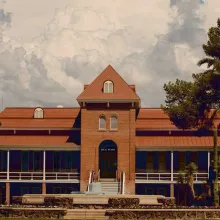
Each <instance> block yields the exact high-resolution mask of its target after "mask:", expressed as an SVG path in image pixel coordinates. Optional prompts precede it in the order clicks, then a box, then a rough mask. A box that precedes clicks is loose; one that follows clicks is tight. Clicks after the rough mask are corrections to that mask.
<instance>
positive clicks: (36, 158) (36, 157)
mask: <svg viewBox="0 0 220 220" xmlns="http://www.w3.org/2000/svg"><path fill="white" fill-rule="evenodd" d="M40 169H41V152H40V151H35V152H34V171H40Z"/></svg>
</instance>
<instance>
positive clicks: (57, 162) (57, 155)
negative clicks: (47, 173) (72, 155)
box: [53, 151, 60, 171]
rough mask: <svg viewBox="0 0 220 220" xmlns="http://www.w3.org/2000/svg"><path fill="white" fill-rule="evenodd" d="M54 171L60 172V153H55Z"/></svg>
mask: <svg viewBox="0 0 220 220" xmlns="http://www.w3.org/2000/svg"><path fill="white" fill-rule="evenodd" d="M53 169H54V171H60V152H56V151H55V152H54V154H53Z"/></svg>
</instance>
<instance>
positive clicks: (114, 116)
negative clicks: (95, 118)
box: [110, 115, 118, 130]
mask: <svg viewBox="0 0 220 220" xmlns="http://www.w3.org/2000/svg"><path fill="white" fill-rule="evenodd" d="M112 118H116V119H117V128H112ZM110 130H118V117H117V116H116V115H112V116H111V117H110Z"/></svg>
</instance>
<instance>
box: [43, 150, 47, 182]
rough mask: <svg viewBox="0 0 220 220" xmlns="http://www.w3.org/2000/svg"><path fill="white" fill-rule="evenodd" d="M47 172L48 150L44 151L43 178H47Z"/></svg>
mask: <svg viewBox="0 0 220 220" xmlns="http://www.w3.org/2000/svg"><path fill="white" fill-rule="evenodd" d="M45 173H46V151H45V150H44V151H43V180H45V179H46V178H45V176H46V175H45Z"/></svg>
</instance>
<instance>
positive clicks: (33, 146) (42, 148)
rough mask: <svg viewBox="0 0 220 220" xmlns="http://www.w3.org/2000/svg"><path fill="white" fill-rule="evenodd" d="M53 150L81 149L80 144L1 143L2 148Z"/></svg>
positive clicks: (0, 147) (0, 148)
mask: <svg viewBox="0 0 220 220" xmlns="http://www.w3.org/2000/svg"><path fill="white" fill-rule="evenodd" d="M8 149H9V150H28V151H29V150H53V151H60V150H61V149H62V151H69V150H70V151H80V146H79V145H78V146H63V145H55V146H53V145H52V146H43V145H27V146H22V145H0V150H8Z"/></svg>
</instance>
